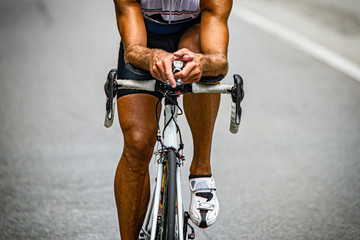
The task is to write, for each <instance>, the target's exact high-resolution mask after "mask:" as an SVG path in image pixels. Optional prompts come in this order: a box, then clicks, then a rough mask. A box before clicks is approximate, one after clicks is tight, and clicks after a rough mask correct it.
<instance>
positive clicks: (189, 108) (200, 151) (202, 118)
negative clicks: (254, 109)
mask: <svg viewBox="0 0 360 240" xmlns="http://www.w3.org/2000/svg"><path fill="white" fill-rule="evenodd" d="M199 32H200V25H195V26H194V27H192V28H191V29H189V30H188V31H187V32H186V33H185V34H184V35H183V36H182V38H181V40H180V43H179V48H187V49H189V50H190V51H192V52H195V53H200V52H201V48H200V41H199ZM183 102H184V110H185V114H186V118H187V121H188V123H189V126H190V129H191V132H192V135H193V142H194V157H193V161H192V164H191V167H190V174H191V175H208V174H211V165H210V155H211V143H212V135H213V130H214V125H215V120H216V116H217V112H218V109H219V104H220V94H208V93H206V94H185V95H184V101H183Z"/></svg>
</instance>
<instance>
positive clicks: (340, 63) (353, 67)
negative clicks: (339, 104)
mask: <svg viewBox="0 0 360 240" xmlns="http://www.w3.org/2000/svg"><path fill="white" fill-rule="evenodd" d="M234 13H235V14H236V16H237V17H240V18H241V19H243V20H245V21H246V22H248V23H250V24H252V25H255V26H257V27H259V28H261V29H263V30H264V31H266V32H269V33H271V34H274V35H276V36H278V37H280V38H281V39H283V40H285V41H287V42H288V43H290V44H291V45H293V46H295V47H297V48H299V49H301V50H302V51H304V52H306V53H307V54H309V55H310V56H312V57H314V58H316V59H318V60H320V61H322V62H324V63H326V64H328V65H330V66H331V67H333V68H335V69H337V70H338V71H340V72H342V73H344V74H346V75H347V76H349V77H351V78H354V79H355V80H357V81H359V82H360V66H359V65H357V64H356V63H354V62H352V61H351V60H349V59H347V58H345V57H343V56H341V55H339V54H338V53H336V52H334V51H332V50H330V49H328V48H326V47H325V46H322V45H320V44H318V43H316V42H314V41H312V40H310V39H308V38H306V37H305V36H303V35H301V34H300V33H297V32H295V31H293V30H291V29H289V28H287V27H285V26H283V25H281V24H279V23H277V22H274V21H273V20H271V19H269V18H267V17H264V16H262V15H260V14H258V13H255V12H253V11H251V10H248V9H245V8H243V7H237V8H235V9H234Z"/></svg>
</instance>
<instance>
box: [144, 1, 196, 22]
mask: <svg viewBox="0 0 360 240" xmlns="http://www.w3.org/2000/svg"><path fill="white" fill-rule="evenodd" d="M140 4H141V9H142V13H143V16H144V18H145V19H146V20H149V21H152V22H156V23H159V24H178V23H182V22H187V21H190V20H192V19H194V18H196V17H197V16H198V15H199V14H200V12H201V9H200V0H141V3H140Z"/></svg>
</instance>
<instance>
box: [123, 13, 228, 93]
mask: <svg viewBox="0 0 360 240" xmlns="http://www.w3.org/2000/svg"><path fill="white" fill-rule="evenodd" d="M200 18H201V16H199V17H197V18H195V19H193V20H192V21H191V22H190V24H189V23H187V25H186V28H184V29H182V30H180V31H178V32H176V33H171V34H155V33H153V32H150V31H148V30H147V47H148V48H158V49H163V50H165V51H167V52H176V51H177V50H178V46H179V42H180V39H181V37H182V36H183V34H184V33H185V32H186V30H187V29H189V28H190V27H191V26H194V25H195V24H198V23H200ZM117 78H118V79H134V80H149V79H154V77H153V76H152V75H151V74H150V72H149V71H145V70H142V69H139V68H135V67H133V66H132V65H131V64H129V63H125V61H124V45H123V43H122V42H121V43H120V50H119V58H118V73H117ZM222 78H223V76H219V77H205V78H202V79H201V80H200V81H202V82H210V83H211V82H218V81H220V80H221V79H222ZM134 93H147V94H151V95H153V96H156V97H157V98H159V99H161V98H162V95H161V94H160V93H158V92H152V91H144V90H130V89H119V90H118V93H117V96H118V98H119V97H121V96H125V95H128V94H134Z"/></svg>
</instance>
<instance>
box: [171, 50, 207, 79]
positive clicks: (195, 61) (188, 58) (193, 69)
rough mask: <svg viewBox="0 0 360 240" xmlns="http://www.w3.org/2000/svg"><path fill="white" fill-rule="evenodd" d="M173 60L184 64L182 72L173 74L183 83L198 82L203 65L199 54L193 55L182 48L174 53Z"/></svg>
mask: <svg viewBox="0 0 360 240" xmlns="http://www.w3.org/2000/svg"><path fill="white" fill-rule="evenodd" d="M174 56H175V60H178V61H183V62H185V67H184V69H183V70H181V71H180V72H178V73H176V74H175V77H176V78H180V79H181V81H182V82H183V83H193V82H198V81H200V78H201V74H202V70H203V64H202V62H201V56H202V55H201V54H195V53H193V52H191V51H190V50H188V49H186V48H183V49H180V50H178V51H177V52H175V53H174Z"/></svg>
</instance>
